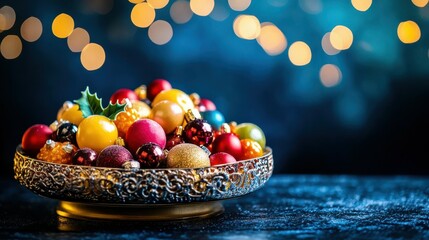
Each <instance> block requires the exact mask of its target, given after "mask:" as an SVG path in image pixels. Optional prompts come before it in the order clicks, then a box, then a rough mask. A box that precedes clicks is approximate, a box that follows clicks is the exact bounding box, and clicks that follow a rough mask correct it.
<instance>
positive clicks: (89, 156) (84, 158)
mask: <svg viewBox="0 0 429 240" xmlns="http://www.w3.org/2000/svg"><path fill="white" fill-rule="evenodd" d="M96 160H97V152H95V151H94V150H92V149H91V148H81V149H78V150H77V151H76V152H75V154H74V155H73V157H72V164H73V165H82V166H95V164H96Z"/></svg>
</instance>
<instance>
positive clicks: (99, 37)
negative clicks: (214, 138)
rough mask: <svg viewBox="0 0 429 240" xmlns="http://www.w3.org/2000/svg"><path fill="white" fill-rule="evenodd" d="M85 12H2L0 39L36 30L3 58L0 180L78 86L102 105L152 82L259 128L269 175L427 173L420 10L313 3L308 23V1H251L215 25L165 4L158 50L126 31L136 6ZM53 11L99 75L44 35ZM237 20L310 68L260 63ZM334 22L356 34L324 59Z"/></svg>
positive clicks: (56, 4) (261, 56)
mask: <svg viewBox="0 0 429 240" xmlns="http://www.w3.org/2000/svg"><path fill="white" fill-rule="evenodd" d="M91 2H93V1H88V0H86V1H37V2H34V1H30V2H29V1H1V2H0V3H1V4H0V7H1V6H3V5H9V6H11V7H13V8H14V9H15V11H16V15H17V20H16V23H15V25H14V27H13V28H12V29H11V30H8V31H5V32H3V33H0V39H3V38H4V37H5V36H6V35H7V34H17V35H19V27H20V24H21V23H22V22H23V21H24V20H25V19H26V18H28V17H30V16H35V17H38V18H39V19H40V20H41V21H42V23H43V27H44V29H43V34H42V36H41V38H40V39H39V40H38V41H36V42H34V43H28V42H25V41H23V51H22V54H21V55H20V56H19V57H18V58H17V59H15V60H5V59H4V58H2V57H0V67H1V73H0V79H1V84H2V94H1V100H0V103H1V110H2V117H3V119H4V121H3V123H4V124H1V140H2V143H1V167H2V170H1V171H2V176H11V175H12V159H13V155H14V151H15V148H16V146H17V145H18V144H19V143H20V141H21V136H22V134H23V133H24V131H25V130H26V129H27V128H28V127H29V126H31V125H32V124H35V123H44V124H48V125H49V124H50V123H51V122H53V121H54V120H55V117H56V114H57V111H58V109H59V107H60V106H61V105H62V103H63V102H64V101H66V100H74V99H77V98H79V97H80V91H82V90H84V89H85V87H86V86H89V87H90V89H91V90H92V91H96V92H97V94H98V95H99V96H100V97H102V98H103V100H104V103H105V104H107V100H108V99H109V98H110V95H111V94H112V93H113V92H114V91H115V90H116V89H118V88H122V87H126V88H131V89H134V88H136V87H138V86H139V85H141V84H149V83H150V82H151V81H152V80H154V79H156V78H164V79H167V80H168V81H170V82H171V84H172V85H173V87H174V88H178V89H181V90H183V91H185V92H187V93H193V92H197V93H199V95H200V96H201V97H204V98H208V99H211V100H212V101H213V102H215V104H216V105H217V108H218V109H219V110H220V111H221V112H222V113H223V114H224V116H225V118H226V120H227V121H236V122H238V123H242V122H252V123H255V124H257V125H259V126H260V127H261V128H262V129H263V130H264V132H265V134H266V137H267V145H268V146H270V147H272V148H273V150H274V159H275V172H277V173H326V174H331V173H353V174H398V173H403V174H429V169H428V168H426V167H425V166H426V161H427V160H428V159H429V154H428V151H427V149H428V142H429V141H428V140H427V139H428V138H427V136H428V123H429V114H428V107H427V103H428V100H429V83H428V80H429V79H428V74H429V59H428V48H429V39H428V38H429V34H428V31H429V25H428V22H429V10H428V8H429V7H428V6H426V7H425V8H423V9H419V8H417V7H415V6H414V5H413V4H412V3H411V1H374V3H373V4H372V6H371V8H370V9H369V10H368V11H366V12H359V11H357V10H355V9H354V8H353V6H352V5H351V3H350V1H334V0H321V1H313V3H312V4H314V3H320V6H321V11H320V12H319V13H317V14H309V13H307V12H305V11H304V10H303V8H302V5H303V4H302V3H304V2H305V1H287V0H263V1H253V2H252V4H251V6H250V7H249V8H248V9H247V10H246V11H244V12H235V11H232V10H231V9H229V7H228V3H227V1H216V6H217V7H219V6H223V7H224V8H225V9H227V10H228V17H227V18H226V19H225V20H224V21H221V22H219V21H216V20H214V19H212V18H211V17H199V16H196V15H193V17H192V19H191V20H190V21H189V22H188V23H186V24H176V23H174V22H173V21H172V20H171V18H170V16H169V7H170V6H171V4H172V2H173V1H170V3H169V5H168V6H167V7H166V8H164V9H162V10H157V17H156V19H163V20H166V21H168V22H170V23H171V25H172V26H173V30H174V36H173V38H172V40H171V41H170V42H169V43H168V44H166V45H163V46H158V45H155V44H153V43H152V42H151V41H150V39H149V38H148V35H147V29H140V28H137V27H135V26H134V25H133V24H132V23H131V21H130V18H129V14H130V12H131V9H132V7H133V4H131V3H129V2H128V1H125V0H124V1H118V0H116V1H114V5H113V8H112V10H111V11H110V12H109V13H107V14H99V13H97V12H95V11H92V10H91V9H88V8H87V7H85V6H86V4H88V3H91ZM96 2H97V1H96ZM309 2H312V1H309ZM313 6H314V5H313ZM62 12H65V13H67V14H69V15H71V16H72V17H73V18H74V20H75V27H82V28H84V29H86V30H87V31H88V32H89V34H90V36H91V42H95V43H98V44H100V45H102V46H103V47H104V49H105V51H106V62H105V64H104V66H103V67H102V68H101V69H99V70H96V71H93V72H89V71H86V70H85V69H84V68H83V67H82V65H81V63H80V55H79V54H78V53H72V52H71V51H70V50H69V48H68V47H67V41H66V39H58V38H56V37H55V36H54V35H53V34H52V32H51V24H52V20H53V19H54V18H55V16H57V15H58V14H59V13H62ZM242 13H244V14H252V15H255V16H257V17H258V18H259V20H260V21H261V22H272V23H274V24H276V25H277V26H278V27H279V28H280V29H281V30H282V31H283V33H284V34H285V36H286V38H287V41H288V46H290V44H291V43H292V42H295V41H305V42H306V43H307V44H308V45H309V46H310V48H311V49H312V56H313V57H312V61H311V62H310V63H309V64H308V65H306V66H303V67H297V66H294V65H292V64H291V62H290V61H289V59H288V56H287V49H286V51H285V52H283V53H282V54H280V55H278V56H268V55H267V54H266V53H265V52H264V51H263V49H262V48H261V47H260V46H259V45H258V43H257V42H256V41H255V40H253V41H248V40H243V39H239V38H238V37H236V36H235V34H234V32H233V29H232V23H233V20H234V19H235V17H236V16H238V15H239V14H242ZM406 20H413V21H415V22H417V23H418V24H419V26H420V29H421V32H422V37H421V39H420V40H419V41H418V42H417V43H414V44H409V45H405V44H403V43H401V42H400V41H399V39H398V37H397V34H396V29H397V26H398V24H399V22H402V21H406ZM340 24H341V25H345V26H347V27H349V28H350V29H351V30H352V31H353V33H354V42H353V45H352V47H351V48H350V49H349V50H346V51H343V52H341V53H339V54H337V55H334V56H329V55H327V54H326V53H324V51H323V49H322V47H321V39H322V37H323V35H324V34H325V33H326V32H328V31H330V30H331V29H332V28H333V27H334V26H336V25H340ZM328 63H331V64H336V65H337V66H338V67H339V68H340V69H341V72H342V76H343V78H342V81H341V82H340V84H339V85H338V86H335V87H332V88H326V87H324V86H323V85H322V84H321V83H320V80H319V70H320V67H322V66H323V65H324V64H328ZM3 169H4V170H3Z"/></svg>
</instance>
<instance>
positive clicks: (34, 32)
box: [21, 17, 43, 42]
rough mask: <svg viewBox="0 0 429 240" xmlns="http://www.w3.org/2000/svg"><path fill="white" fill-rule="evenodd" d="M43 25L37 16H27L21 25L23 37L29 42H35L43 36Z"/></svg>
mask: <svg viewBox="0 0 429 240" xmlns="http://www.w3.org/2000/svg"><path fill="white" fill-rule="evenodd" d="M42 32H43V25H42V22H41V21H40V20H39V19H38V18H36V17H29V18H27V19H26V20H25V21H24V22H23V23H22V25H21V37H22V38H23V39H24V40H25V41H27V42H35V41H37V39H39V38H40V36H42Z"/></svg>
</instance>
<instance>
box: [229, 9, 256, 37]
mask: <svg viewBox="0 0 429 240" xmlns="http://www.w3.org/2000/svg"><path fill="white" fill-rule="evenodd" d="M233 29H234V33H235V35H237V36H238V37H239V38H242V39H247V40H252V39H255V38H257V37H258V36H259V34H260V33H261V23H260V22H259V20H258V18H256V17H255V16H253V15H239V16H238V17H236V18H235V20H234V24H233Z"/></svg>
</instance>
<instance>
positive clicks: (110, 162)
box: [96, 145, 133, 168]
mask: <svg viewBox="0 0 429 240" xmlns="http://www.w3.org/2000/svg"><path fill="white" fill-rule="evenodd" d="M132 159H133V155H132V154H131V153H130V151H128V149H126V148H125V147H122V146H119V145H111V146H108V147H106V148H104V149H103V150H102V151H101V152H100V154H99V155H98V157H97V161H96V166H97V167H111V168H122V165H123V164H124V163H125V162H126V161H129V160H132Z"/></svg>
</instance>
